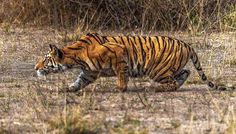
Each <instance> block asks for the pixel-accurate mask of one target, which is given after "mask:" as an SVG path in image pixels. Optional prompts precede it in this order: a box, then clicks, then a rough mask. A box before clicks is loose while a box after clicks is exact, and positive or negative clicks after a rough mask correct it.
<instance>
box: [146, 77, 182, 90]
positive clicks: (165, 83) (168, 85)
mask: <svg viewBox="0 0 236 134" xmlns="http://www.w3.org/2000/svg"><path fill="white" fill-rule="evenodd" d="M148 86H149V87H150V88H154V89H155V91H157V92H165V91H167V92H171V91H176V90H177V89H178V88H179V86H178V82H177V81H176V80H175V79H174V78H172V77H167V78H165V79H162V80H161V81H155V80H153V81H151V82H150V83H149V84H148Z"/></svg>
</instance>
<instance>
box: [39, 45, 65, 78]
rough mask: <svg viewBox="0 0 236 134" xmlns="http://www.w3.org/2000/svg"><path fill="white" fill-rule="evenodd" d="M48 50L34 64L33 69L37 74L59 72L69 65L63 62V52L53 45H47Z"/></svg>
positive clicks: (43, 74)
mask: <svg viewBox="0 0 236 134" xmlns="http://www.w3.org/2000/svg"><path fill="white" fill-rule="evenodd" d="M49 47H50V50H49V51H48V53H47V54H46V55H45V56H44V57H43V58H41V59H40V60H39V61H38V62H37V63H36V65H35V70H36V72H37V75H38V76H45V75H47V74H48V73H51V72H54V73H55V72H60V71H63V70H65V69H67V68H68V67H69V66H68V65H65V64H63V63H64V53H63V51H62V50H60V49H59V48H57V47H56V46H55V45H52V44H50V45H49Z"/></svg>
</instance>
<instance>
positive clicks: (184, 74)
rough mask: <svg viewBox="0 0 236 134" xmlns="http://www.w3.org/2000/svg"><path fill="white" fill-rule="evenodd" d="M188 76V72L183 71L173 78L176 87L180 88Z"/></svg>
mask: <svg viewBox="0 0 236 134" xmlns="http://www.w3.org/2000/svg"><path fill="white" fill-rule="evenodd" d="M189 75H190V70H185V69H183V70H182V71H180V72H179V73H178V74H177V75H175V76H174V79H175V81H176V82H177V83H178V86H179V87H180V86H182V85H183V84H184V82H185V81H186V80H187V78H188V76H189Z"/></svg>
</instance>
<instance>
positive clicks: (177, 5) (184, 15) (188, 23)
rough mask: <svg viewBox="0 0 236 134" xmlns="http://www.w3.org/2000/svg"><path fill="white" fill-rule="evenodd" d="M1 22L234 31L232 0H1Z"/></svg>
mask: <svg viewBox="0 0 236 134" xmlns="http://www.w3.org/2000/svg"><path fill="white" fill-rule="evenodd" d="M0 2H1V3H2V4H1V9H0V23H7V25H6V29H8V28H7V27H9V26H8V25H11V24H17V25H36V26H39V25H40V26H41V25H50V26H55V27H64V28H68V27H77V28H78V30H79V31H88V30H107V29H109V30H111V29H113V30H125V29H135V30H137V31H138V30H142V31H156V30H169V31H170V30H171V31H173V30H189V31H190V32H191V33H198V32H206V31H212V30H218V31H224V30H235V28H236V25H235V24H236V19H235V18H236V17H235V13H236V11H235V4H236V2H235V1H234V0H190V1H186V0H174V1H160V0H121V1H106V0H93V1H88V0H8V1H6V0H0Z"/></svg>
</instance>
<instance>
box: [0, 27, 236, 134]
mask: <svg viewBox="0 0 236 134" xmlns="http://www.w3.org/2000/svg"><path fill="white" fill-rule="evenodd" d="M105 34H108V33H105ZM162 34H164V35H169V36H172V37H176V38H178V39H181V40H184V41H186V42H189V43H193V47H194V48H195V49H196V50H197V52H198V54H199V58H200V60H201V63H202V64H203V68H204V70H205V71H206V73H207V75H208V76H210V78H211V79H213V80H215V81H217V82H218V83H220V84H224V85H235V82H236V68H235V67H236V64H235V61H236V55H235V51H236V47H235V44H236V38H235V37H236V33H217V34H210V35H203V36H191V35H188V34H185V33H181V34H180V33H165V32H164V33H162ZM0 35H1V36H0V50H1V51H0V57H1V59H0V65H1V67H0V81H1V82H0V133H1V132H3V133H4V132H5V133H19V132H21V133H46V132H49V133H52V132H55V133H73V132H74V133H75V132H77V133H79V132H87V133H128V132H130V133H134V132H137V133H224V132H228V133H231V132H233V131H235V127H236V118H235V117H236V112H235V111H236V107H235V106H236V92H235V91H223V92H220V91H209V90H208V88H207V86H206V85H203V84H201V82H199V79H198V76H197V74H196V71H195V70H194V69H193V66H192V64H188V66H187V67H188V68H190V69H191V70H192V74H191V77H190V78H189V80H188V81H187V83H186V84H185V85H184V86H183V87H181V89H179V90H178V91H176V92H154V91H153V90H152V89H148V88H145V87H143V86H134V83H135V84H136V85H142V82H143V81H145V80H143V79H133V80H131V82H130V84H129V88H128V91H127V92H125V93H120V92H117V91H115V89H114V87H115V86H114V85H115V82H114V81H115V79H116V78H111V79H110V78H109V79H108V78H100V79H99V80H97V81H96V82H95V83H94V84H92V85H90V86H89V87H87V88H86V89H85V90H84V91H85V92H83V93H82V94H80V95H76V94H74V93H66V92H64V89H65V88H67V87H68V84H69V83H72V82H73V80H75V78H76V77H77V75H78V73H79V70H77V69H72V70H68V71H66V72H64V73H62V74H52V75H49V76H48V77H47V79H46V80H43V79H38V78H37V77H36V74H35V71H34V69H33V67H34V64H35V62H36V61H37V59H38V57H40V56H43V55H44V54H45V52H47V51H48V46H47V44H49V43H58V46H63V45H64V43H63V41H62V40H63V32H58V31H56V30H53V29H50V28H44V29H33V28H27V29H23V28H14V29H8V30H7V31H5V30H4V29H0Z"/></svg>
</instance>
